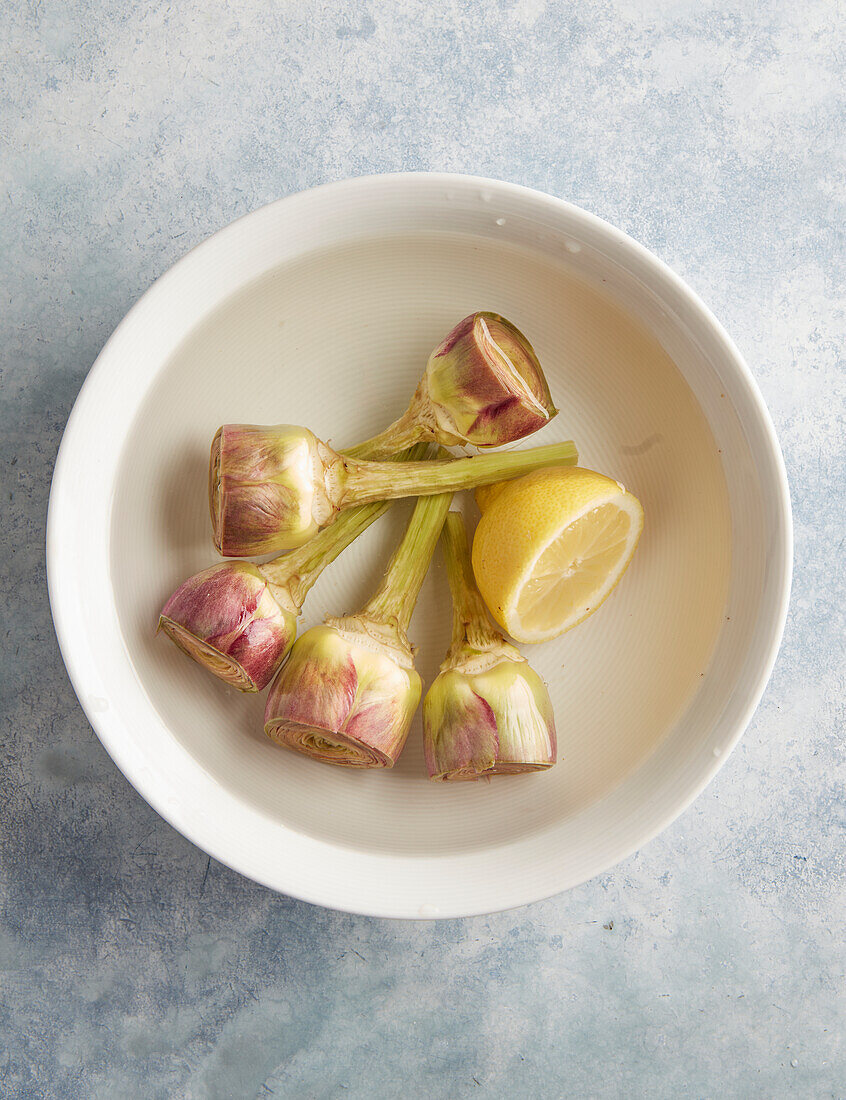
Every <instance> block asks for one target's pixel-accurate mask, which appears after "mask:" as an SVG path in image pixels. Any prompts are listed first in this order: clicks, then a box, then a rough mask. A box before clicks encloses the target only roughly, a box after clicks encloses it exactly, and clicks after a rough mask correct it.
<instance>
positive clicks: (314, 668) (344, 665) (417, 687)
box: [264, 620, 421, 768]
mask: <svg viewBox="0 0 846 1100" xmlns="http://www.w3.org/2000/svg"><path fill="white" fill-rule="evenodd" d="M336 621H337V622H338V623H339V624H342V623H343V622H344V620H336ZM420 694H421V681H420V677H419V676H418V674H417V673H416V672H415V671H414V669H413V667H411V665H410V661H408V660H407V659H406V658H405V655H404V654H403V653H402V652H401V651H400V650H398V649H396V648H395V647H393V646H389V645H385V644H382V643H380V642H378V641H377V640H375V639H373V638H370V637H367V636H366V635H364V634H361V633H359V632H356V631H349V630H345V629H343V627H342V626H341V625H338V626H335V625H331V626H330V625H323V626H316V627H313V628H312V629H311V630H308V631H306V633H305V634H303V635H302V637H301V638H299V640H298V641H297V642H296V644H295V645H294V646H293V648H292V649H291V655H290V657H289V659H288V662H287V664H286V665H285V666H284V668H282V669H281V670H280V672H279V674H278V675H277V677H276V679H275V680H274V682H273V684H272V686H271V689H270V692H269V695H268V699H267V707H266V709H265V727H264V728H265V732H266V733H267V735H268V737H270V738H272V739H273V740H274V741H277V742H278V743H279V744H281V745H284V746H286V747H287V748H290V749H294V750H295V751H297V752H301V753H304V754H305V755H307V756H311V757H312V758H313V759H315V760H319V761H321V762H322V763H327V764H339V765H342V766H346V767H353V768H390V767H393V765H394V764H395V763H396V761H397V759H398V757H399V755H400V753H401V752H402V749H403V746H404V745H405V740H406V737H407V736H408V730H409V727H410V726H411V719H412V717H413V716H414V712H415V710H416V709H417V705H418V703H419V702H420Z"/></svg>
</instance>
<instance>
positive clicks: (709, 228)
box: [0, 0, 846, 1100]
mask: <svg viewBox="0 0 846 1100" xmlns="http://www.w3.org/2000/svg"><path fill="white" fill-rule="evenodd" d="M659 9H660V10H659ZM2 12H3V20H2V21H3V25H4V29H7V31H8V32H10V33H4V35H3V36H2V38H3V45H2V47H0V49H2V52H3V57H2V59H0V61H2V64H0V103H1V104H2V106H0V141H2V157H1V158H0V174H2V187H0V301H2V313H0V330H2V340H0V370H2V376H0V377H2V383H0V386H1V388H0V478H2V502H3V504H2V506H3V524H2V535H0V537H1V538H2V544H3V552H2V555H0V578H2V581H0V583H2V591H3V599H2V611H0V614H2V617H3V623H2V673H0V700H1V705H2V746H1V747H0V769H2V772H0V775H2V779H0V782H2V808H1V809H0V878H1V879H2V881H1V882H0V891H2V892H1V893H0V914H1V915H2V920H0V972H2V979H0V988H2V995H1V996H0V1093H2V1095H3V1096H4V1097H61V1098H70V1097H74V1098H76V1097H91V1098H109V1100H113V1098H116V1097H162V1098H164V1097H167V1098H170V1097H177V1098H185V1100H188V1098H195V1100H199V1098H205V1097H209V1098H229V1097H233V1098H252V1097H264V1096H268V1095H274V1094H275V1095H277V1096H284V1097H294V1098H300V1097H307V1098H320V1100H322V1098H335V1097H349V1098H351V1100H352V1098H357V1100H372V1098H381V1097H394V1096H403V1097H421V1098H422V1097H426V1098H441V1097H443V1098H445V1100H453V1098H456V1097H462V1096H469V1097H472V1096H477V1095H478V1096H480V1097H482V1096H490V1097H502V1098H506V1097H515V1096H519V1097H524V1096H525V1097H532V1098H540V1100H547V1098H550V1100H557V1098H561V1097H574V1098H582V1097H589V1096H590V1097H602V1098H605V1097H609V1098H610V1097H623V1096H625V1097H640V1096H649V1097H658V1098H663V1097H667V1098H669V1097H679V1096H691V1097H716V1096H720V1097H743V1098H748V1097H768V1098H769V1097H787V1096H802V1097H837V1096H843V1095H844V1092H845V1091H846V1065H844V1055H843V1049H844V1047H843V1038H844V1035H843V1025H844V999H843V998H844V985H843V977H842V962H843V954H842V953H843V924H842V915H843V908H844V883H843V851H844V848H843V826H844V816H845V815H844V804H843V786H842V777H843V771H842V766H843V760H842V737H843V720H844V703H843V698H844V695H843V688H844V664H843V652H842V640H843V633H844V610H843V608H844V571H843V548H844V524H843V519H844V504H843V491H842V484H843V478H844V474H846V470H844V371H843V364H842V361H840V360H839V356H841V355H842V347H843V344H842V340H843V336H844V308H843V302H844V298H843V292H844V277H843V276H844V272H843V266H844V252H843V237H842V226H843V134H844V129H846V117H844V107H843V101H842V98H840V95H839V89H838V80H842V75H843V59H844V56H846V42H844V36H843V32H842V25H841V27H840V29H838V23H837V21H838V18H839V19H841V20H842V11H838V5H835V4H832V3H830V2H829V0H806V2H805V3H803V4H801V5H800V4H795V3H792V2H788V0H777V2H772V0H763V2H755V3H752V2H750V0H741V2H740V3H737V4H732V5H721V4H713V3H710V2H708V0H704V2H703V0H668V2H667V3H663V4H660V5H659V4H648V3H641V2H637V0H619V2H617V3H612V2H600V3H592V2H587V3H574V2H572V0H571V2H567V3H559V2H555V0H551V2H549V3H546V2H544V0H516V2H511V0H499V2H498V3H482V0H447V2H446V3H444V4H432V3H428V2H426V3H423V2H418V0H407V2H403V0H383V2H381V3H378V4H377V3H372V2H368V3H363V4H355V5H353V4H339V3H337V2H335V0H319V2H318V0H299V2H298V3H296V4H273V3H269V2H268V0H230V2H228V3H226V4H223V3H220V4H218V3H213V2H212V0H207V2H206V3H205V4H203V3H198V2H197V0H183V2H182V3H180V4H170V3H165V2H161V0H153V2H152V3H137V2H134V3H133V2H119V0H63V2H59V0H28V2H27V3H11V2H10V0H7V2H6V3H5V4H3V5H2ZM394 169H445V170H452V171H469V172H476V173H481V174H485V175H491V176H498V177H501V178H504V179H508V180H514V181H517V182H520V183H525V184H529V185H532V186H535V187H539V188H542V189H545V190H548V191H551V192H552V193H554V194H557V195H561V196H565V197H567V198H569V199H572V200H573V201H575V202H577V203H579V204H581V205H583V206H585V207H587V208H588V209H589V210H592V211H594V212H595V213H597V214H600V215H602V216H603V217H605V218H608V219H609V220H610V221H612V222H614V223H616V224H618V225H620V226H621V227H623V228H624V229H626V230H628V231H629V232H630V233H632V234H633V235H634V236H635V237H637V238H638V239H639V240H641V241H643V242H644V243H645V244H646V245H647V246H648V247H650V248H652V249H653V250H654V251H655V252H657V253H658V255H660V256H661V257H663V258H664V259H665V260H667V261H668V262H669V263H670V264H671V265H672V266H673V267H675V269H676V270H677V271H679V272H680V273H681V274H682V275H683V276H684V277H685V278H686V279H687V280H688V281H689V282H690V283H691V284H692V285H693V287H694V288H695V289H696V290H697V291H699V292H700V293H701V294H702V295H703V296H704V298H705V299H706V301H708V302H709V304H710V305H711V306H712V308H713V309H714V310H715V312H716V313H717V315H718V316H719V317H720V318H721V320H722V321H723V322H724V324H725V325H726V327H727V328H728V330H729V331H730V332H731V333H732V335H733V336H734V337H735V339H736V340H737V342H738V344H739V345H740V348H741V350H742V352H743V353H744V354H745V355H746V357H747V359H748V361H749V363H750V365H751V367H752V369H753V370H754V372H755V374H756V376H757V378H758V379H759V381H760V384H761V386H762V388H763V391H764V394H765V396H766V398H767V401H768V402H769V405H770V408H771V410H772V413H773V416H774V419H775V422H776V426H777V428H778V431H779V433H780V437H781V441H782V444H783V447H784V450H785V456H786V460H787V466H788V471H789V474H790V477H791V482H792V490H793V500H794V507H795V520H796V577H795V584H794V590H793V599H792V606H791V612H790V618H789V622H788V627H787V633H786V637H785V643H784V647H783V649H782V652H781V655H780V657H779V661H778V664H777V667H776V671H775V674H774V677H773V679H772V682H771V684H770V686H769V689H768V691H767V694H766V696H765V699H764V702H763V704H762V706H761V708H760V709H759V711H758V713H757V715H756V717H755V719H754V721H753V723H752V725H751V727H750V729H749V731H748V733H747V734H746V736H745V738H744V739H743V741H742V743H741V745H740V747H739V748H738V749H737V750H736V751H735V753H734V754H733V756H732V757H731V759H730V760H729V761H728V763H727V764H726V766H725V768H724V769H723V770H722V771H721V773H720V774H719V776H718V777H717V779H716V781H715V782H714V783H713V784H712V785H711V786H710V787H709V788H708V790H707V791H706V792H705V793H704V794H703V795H702V796H701V797H700V798H699V799H698V800H697V802H696V803H695V805H694V806H693V807H692V808H691V809H690V810H689V811H688V812H687V813H686V814H684V815H683V816H682V818H681V819H680V820H679V821H677V822H676V823H675V825H673V826H672V827H671V828H670V829H668V830H667V831H666V832H665V833H664V834H663V835H662V836H661V837H659V838H658V839H657V840H655V841H653V842H652V843H651V844H650V845H649V846H648V847H647V848H646V849H645V850H644V851H642V852H641V853H639V854H637V855H635V856H633V857H632V858H630V859H628V860H627V861H626V862H625V863H623V864H622V865H621V866H619V867H617V868H616V869H615V870H614V871H612V872H611V873H609V874H606V875H604V876H602V877H601V878H599V879H596V880H594V881H592V882H590V883H588V884H586V885H585V886H583V887H581V888H580V889H577V890H574V891H572V892H571V893H569V894H567V895H564V896H561V897H558V898H555V899H553V900H550V901H548V902H544V903H542V904H538V905H535V906H532V907H529V908H526V909H523V910H520V911H516V912H512V913H506V914H502V915H498V916H495V917H490V918H479V919H473V920H467V921H449V922H445V923H428V924H427V923H415V924H410V923H392V922H389V921H381V920H368V919H363V918H357V917H349V916H344V915H340V914H337V913H333V912H327V911H323V910H320V909H316V908H313V907H310V906H308V905H304V904H301V903H299V902H296V901H292V900H291V899H288V898H285V897H278V896H275V895H273V894H271V893H269V892H268V891H267V890H264V889H262V888H260V887H258V886H255V885H254V884H252V883H250V882H248V881H246V880H244V879H242V878H241V877H239V876H238V875H237V874H235V873H233V872H231V871H229V870H227V869H226V868H225V867H222V866H219V865H217V864H215V863H213V862H210V861H209V860H208V859H207V857H206V856H205V855H204V854H203V853H202V852H200V851H197V850H196V849H195V848H193V847H192V846H191V844H189V843H188V842H187V841H185V840H183V839H182V838H181V837H180V836H179V835H178V834H176V833H175V832H174V831H173V830H172V829H171V828H170V827H169V826H168V825H166V824H165V823H164V822H163V821H161V820H160V819H159V818H158V817H157V816H156V814H155V813H154V812H153V811H152V810H151V809H149V808H148V806H147V805H146V804H145V803H144V802H142V800H141V799H140V798H139V797H138V796H137V795H136V794H135V793H134V791H133V790H131V789H130V788H129V786H128V784H127V783H126V782H125V781H124V779H123V778H122V776H121V775H120V774H119V773H118V771H117V770H116V769H115V767H114V765H113V764H112V763H111V761H110V760H109V758H108V756H107V755H106V753H105V752H104V750H103V749H102V748H101V747H100V744H99V742H98V741H97V739H96V737H95V736H94V734H93V733H92V732H91V730H90V728H89V726H88V724H87V723H86V721H85V719H84V717H83V715H82V712H81V711H80V709H79V707H78V705H77V703H76V700H75V698H74V695H73V692H72V690H71V688H70V686H69V683H68V681H67V678H66V675H65V673H64V670H63V666H62V663H61V660H60V657H59V654H58V650H57V647H56V644H55V640H54V636H53V632H52V627H51V623H50V616H49V610H48V606H47V599H46V591H45V575H44V553H43V541H44V521H45V512H46V506H47V495H48V488H49V482H50V474H51V469H52V464H53V460H54V457H55V452H56V448H57V446H58V443H59V439H60V436H61V432H62V428H63V425H64V422H65V419H66V417H67V415H68V412H69V410H70V408H71V405H72V403H73V400H74V397H75V395H76V393H77V391H78V389H79V386H80V385H81V383H82V381H83V379H84V377H85V374H86V371H87V370H88V368H89V367H90V365H91V363H92V361H93V359H94V357H95V356H96V354H97V351H98V350H99V348H100V346H101V345H102V344H103V342H104V341H105V339H106V338H107V336H108V335H109V333H110V332H111V330H112V329H113V328H114V326H115V325H116V324H117V322H118V321H119V320H120V318H121V317H122V315H123V314H124V313H125V311H126V310H127V309H128V308H129V306H130V305H131V304H132V302H133V301H134V300H135V299H136V298H137V297H138V296H139V294H140V293H141V292H142V291H143V290H144V289H145V288H146V287H147V286H148V285H149V284H150V282H151V281H152V280H153V279H154V278H155V277H156V276H157V275H159V274H160V273H161V272H162V271H164V270H165V268H167V267H168V266H169V264H170V263H171V262H172V261H174V260H175V259H176V258H177V257H178V256H180V255H181V254H182V253H183V252H185V251H186V249H187V248H189V247H190V246H191V245H193V244H195V243H196V242H198V241H200V240H201V239H202V238H204V237H205V236H207V235H208V234H209V233H210V232H211V231H213V230H215V229H217V228H219V227H220V226H222V225H224V224H225V223H227V222H229V221H230V220H231V219H232V218H234V217H236V216H237V215H239V214H242V213H245V212H246V211H248V210H251V209H253V208H255V207H257V206H259V205H261V204H262V203H265V202H267V201H269V200H271V199H274V198H277V197H278V196H280V195H284V194H287V193H289V192H292V191H296V190H299V189H301V188H304V187H309V186H311V185H313V184H317V183H321V182H323V181H326V180H331V179H337V178H341V177H344V176H349V175H356V174H361V173H366V172H374V171H376V172H380V171H388V170H394ZM838 769H840V772H839V776H838Z"/></svg>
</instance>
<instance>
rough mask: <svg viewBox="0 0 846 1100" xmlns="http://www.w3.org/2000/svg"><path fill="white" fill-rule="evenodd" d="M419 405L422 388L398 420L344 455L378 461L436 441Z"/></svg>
mask: <svg viewBox="0 0 846 1100" xmlns="http://www.w3.org/2000/svg"><path fill="white" fill-rule="evenodd" d="M419 405H420V388H419V387H418V391H417V393H415V395H414V397H413V399H412V401H411V404H410V405H409V406H408V408H407V409H406V410H405V412H404V413H403V414H402V416H401V417H400V418H399V419H398V420H395V421H394V422H393V424H389V425H388V427H387V428H385V430H384V431H382V432H379V434H378V435H374V436H372V437H371V438H370V439H365V440H364V442H363V443H356V445H355V446H354V447H345V448H344V452H343V453H344V454H345V455H346V456H348V457H349V458H366V459H377V458H382V457H387V456H388V455H392V454H395V453H396V452H397V451H399V450H402V449H403V448H406V447H411V446H413V445H414V444H415V443H419V442H420V441H421V440H431V439H434V432H433V431H432V430H430V429H429V428H428V427H427V425H426V424H425V423H424V421H423V419H422V418H421V416H420V408H419Z"/></svg>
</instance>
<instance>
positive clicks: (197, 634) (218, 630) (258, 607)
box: [159, 561, 297, 691]
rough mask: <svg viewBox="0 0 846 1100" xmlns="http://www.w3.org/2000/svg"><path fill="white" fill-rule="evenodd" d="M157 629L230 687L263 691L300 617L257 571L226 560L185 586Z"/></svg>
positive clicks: (242, 562) (191, 578) (288, 645)
mask: <svg viewBox="0 0 846 1100" xmlns="http://www.w3.org/2000/svg"><path fill="white" fill-rule="evenodd" d="M277 591H278V590H277ZM159 629H160V630H164V631H165V632H166V633H167V634H168V635H169V637H170V638H172V639H173V641H174V642H175V643H176V644H177V645H178V646H179V648H180V649H182V650H184V652H185V653H187V654H188V656H189V657H193V658H194V660H195V661H197V663H198V664H201V665H203V666H205V667H206V668H207V669H209V671H210V672H213V673H214V674H215V675H216V676H218V677H220V679H222V680H225V681H226V682H227V683H228V684H231V685H232V686H233V687H236V688H238V689H239V690H241V691H261V689H262V688H263V687H265V686H266V685H267V684H268V683H269V682H270V680H271V679H272V677H273V674H274V673H275V672H276V670H277V668H278V667H279V665H280V663H281V661H282V660H283V658H284V657H285V654H286V653H287V652H288V649H289V648H290V646H291V643H292V642H293V640H294V638H295V637H296V635H297V618H296V615H295V614H294V613H293V612H292V611H291V610H290V609H289V608H287V607H284V606H282V604H281V603H280V602H279V600H278V599H277V598H276V595H274V592H273V591H272V589H271V586H270V585H269V584H268V581H267V579H266V578H265V577H264V576H263V574H262V573H261V572H260V570H259V569H257V568H256V566H254V565H251V564H250V563H249V562H245V561H231V562H229V561H228V562H221V564H220V565H214V566H212V567H211V569H204V570H203V572H202V573H196V574H195V575H194V576H193V577H190V578H189V579H188V580H187V581H185V583H184V584H181V585H180V586H179V588H177V590H176V591H175V592H174V593H173V595H172V596H171V597H170V599H169V600H168V601H167V603H166V604H165V605H164V608H163V609H162V613H161V615H160V617H159Z"/></svg>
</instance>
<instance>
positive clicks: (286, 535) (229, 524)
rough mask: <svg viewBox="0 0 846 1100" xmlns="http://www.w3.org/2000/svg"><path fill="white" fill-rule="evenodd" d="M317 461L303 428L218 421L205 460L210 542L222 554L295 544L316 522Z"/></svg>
mask: <svg viewBox="0 0 846 1100" xmlns="http://www.w3.org/2000/svg"><path fill="white" fill-rule="evenodd" d="M320 472H322V460H321V457H320V453H319V445H318V441H317V439H316V438H315V436H314V435H313V434H312V433H311V432H310V431H308V429H307V428H297V427H290V426H289V425H286V424H281V425H276V426H274V427H259V426H256V425H251V424H224V425H223V427H222V428H220V429H219V430H218V432H217V435H216V436H215V437H214V441H213V443H212V448H211V458H210V462H209V508H210V510H211V517H212V525H213V529H214V544H215V546H216V547H217V549H218V551H219V552H220V553H221V554H223V555H224V556H225V557H252V556H254V555H257V554H266V553H270V552H272V551H273V552H275V551H279V550H290V549H293V548H294V547H296V546H300V545H302V544H303V543H305V542H308V540H309V539H310V538H311V537H312V536H313V535H314V534H316V532H317V530H318V527H319V526H320V523H319V522H318V518H317V516H316V514H315V513H316V512H318V511H319V510H320V506H321V503H322V502H321V500H320V499H319V495H320V494H319V487H320V484H321V478H320V477H319V476H316V474H318V475H319V473H320Z"/></svg>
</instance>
